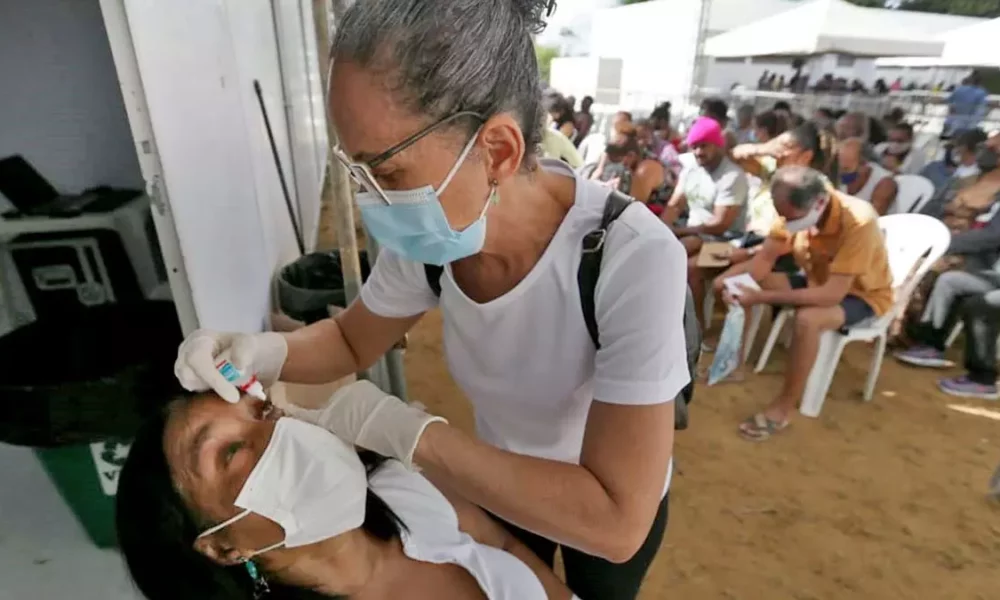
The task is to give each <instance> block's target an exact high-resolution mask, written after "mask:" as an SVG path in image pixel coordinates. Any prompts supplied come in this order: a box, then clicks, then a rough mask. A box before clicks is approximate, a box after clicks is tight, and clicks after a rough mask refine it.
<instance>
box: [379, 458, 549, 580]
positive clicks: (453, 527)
mask: <svg viewBox="0 0 1000 600" xmlns="http://www.w3.org/2000/svg"><path fill="white" fill-rule="evenodd" d="M368 485H369V486H370V487H371V489H372V491H373V492H375V494H377V495H378V496H379V497H380V498H382V500H383V501H385V503H386V504H387V505H389V508H391V509H392V510H393V512H395V513H396V516H398V517H399V518H400V520H401V521H402V522H403V524H404V525H405V526H406V529H407V531H404V532H402V534H401V535H400V537H401V541H402V545H403V553H404V554H406V556H408V557H410V558H411V559H413V560H418V561H421V562H426V563H432V564H453V565H458V566H459V567H462V568H463V569H465V570H466V571H467V572H468V573H469V574H470V575H472V577H473V578H475V580H476V582H477V583H478V584H479V588H480V589H481V590H482V591H483V594H485V595H486V598H488V600H546V598H547V596H546V594H545V588H544V587H543V586H542V582H541V581H539V580H538V577H537V576H536V575H535V573H534V571H532V570H531V569H530V568H529V567H528V566H527V565H526V564H524V563H523V562H521V560H520V559H518V558H517V557H515V556H514V555H513V554H509V553H508V552H505V551H503V550H501V549H499V548H494V547H492V546H487V545H485V544H480V543H479V542H477V541H476V540H474V539H472V537H471V536H469V535H468V534H466V533H463V532H462V531H460V530H459V528H458V515H457V514H456V513H455V509H454V507H452V505H451V503H450V502H448V499H447V498H445V497H444V496H443V495H442V494H441V492H439V491H438V490H437V488H435V487H434V486H433V485H431V483H430V482H429V481H427V480H426V479H425V478H424V477H423V476H422V475H419V474H417V473H414V472H412V471H408V470H407V469H406V467H404V466H403V465H402V463H400V462H398V461H395V460H390V461H388V462H386V463H385V464H384V465H382V467H381V468H379V470H378V471H376V472H375V474H374V475H372V477H371V479H370V480H369V481H368Z"/></svg>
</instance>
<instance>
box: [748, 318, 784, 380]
mask: <svg viewBox="0 0 1000 600" xmlns="http://www.w3.org/2000/svg"><path fill="white" fill-rule="evenodd" d="M758 308H759V309H760V311H761V314H763V311H764V310H765V309H764V308H763V307H754V310H758ZM791 314H792V312H791V311H786V310H782V311H781V312H779V313H778V316H777V317H775V318H774V323H773V324H771V332H770V333H769V334H767V341H766V342H765V343H764V349H763V350H761V351H760V357H759V358H758V359H757V366H756V367H754V370H753V372H754V373H760V372H761V371H763V370H764V367H766V366H767V360H768V359H769V358H771V352H772V351H773V350H774V345H775V344H776V343H778V336H780V335H781V330H782V329H783V328H784V327H785V322H786V321H788V317H789V316H790V315H791Z"/></svg>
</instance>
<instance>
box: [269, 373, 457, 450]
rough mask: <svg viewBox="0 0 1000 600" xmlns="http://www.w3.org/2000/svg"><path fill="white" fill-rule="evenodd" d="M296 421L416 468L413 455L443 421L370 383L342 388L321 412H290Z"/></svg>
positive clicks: (300, 410) (302, 410) (291, 410)
mask: <svg viewBox="0 0 1000 600" xmlns="http://www.w3.org/2000/svg"><path fill="white" fill-rule="evenodd" d="M288 413H289V414H290V415H291V416H292V417H295V418H297V419H301V420H303V421H308V422H310V423H313V424H314V425H319V426H320V427H323V428H324V429H326V430H327V431H329V432H330V433H333V434H334V435H336V436H337V437H339V438H340V439H342V440H344V441H345V442H347V443H348V444H354V445H356V446H361V447H362V448H366V449H368V450H371V451H372V452H376V453H378V454H381V455H382V456H386V457H389V458H395V459H396V460H398V461H399V462H401V463H403V464H404V465H405V466H406V468H408V469H412V468H413V452H414V450H415V449H416V447H417V442H419V441H420V436H421V435H423V433H424V429H426V428H427V426H428V425H430V424H431V423H435V422H441V423H447V422H448V421H446V420H445V419H444V418H442V417H437V416H434V415H429V414H427V413H426V412H424V411H422V410H420V409H419V408H416V407H414V406H412V405H409V404H407V403H405V402H403V401H402V400H400V399H399V398H397V397H395V396H391V395H389V394H387V393H385V392H383V391H382V390H380V389H379V388H378V387H376V386H375V384H373V383H372V382H370V381H358V382H356V383H352V384H351V385H348V386H345V387H343V388H340V389H339V390H337V391H336V393H334V394H333V397H332V398H330V401H329V402H328V403H327V405H326V406H325V407H323V408H320V409H318V410H306V409H294V408H293V409H290V410H288Z"/></svg>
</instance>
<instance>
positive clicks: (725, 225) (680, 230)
mask: <svg viewBox="0 0 1000 600" xmlns="http://www.w3.org/2000/svg"><path fill="white" fill-rule="evenodd" d="M742 212H743V207H742V206H716V207H715V210H714V211H713V213H712V218H711V219H710V220H709V221H708V222H706V223H704V224H702V225H697V226H695V227H676V228H674V234H675V235H677V236H678V237H682V236H685V235H699V234H708V235H722V234H723V233H725V232H727V231H729V228H730V227H732V226H733V223H735V222H736V219H737V218H739V216H740V213H742Z"/></svg>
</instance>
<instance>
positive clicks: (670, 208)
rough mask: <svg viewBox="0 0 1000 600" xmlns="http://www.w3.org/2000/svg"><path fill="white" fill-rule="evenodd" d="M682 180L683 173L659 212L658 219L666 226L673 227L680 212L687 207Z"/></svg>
mask: <svg viewBox="0 0 1000 600" xmlns="http://www.w3.org/2000/svg"><path fill="white" fill-rule="evenodd" d="M683 182H684V175H683V174H682V175H681V177H680V179H679V180H678V182H677V186H676V187H674V192H673V194H671V195H670V200H668V201H667V206H666V207H665V208H664V209H663V212H662V213H660V220H661V221H663V222H664V223H666V224H667V226H668V227H673V224H674V223H675V222H677V219H679V218H680V216H681V213H682V212H684V209H685V208H687V197H686V196H685V195H684V185H683Z"/></svg>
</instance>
